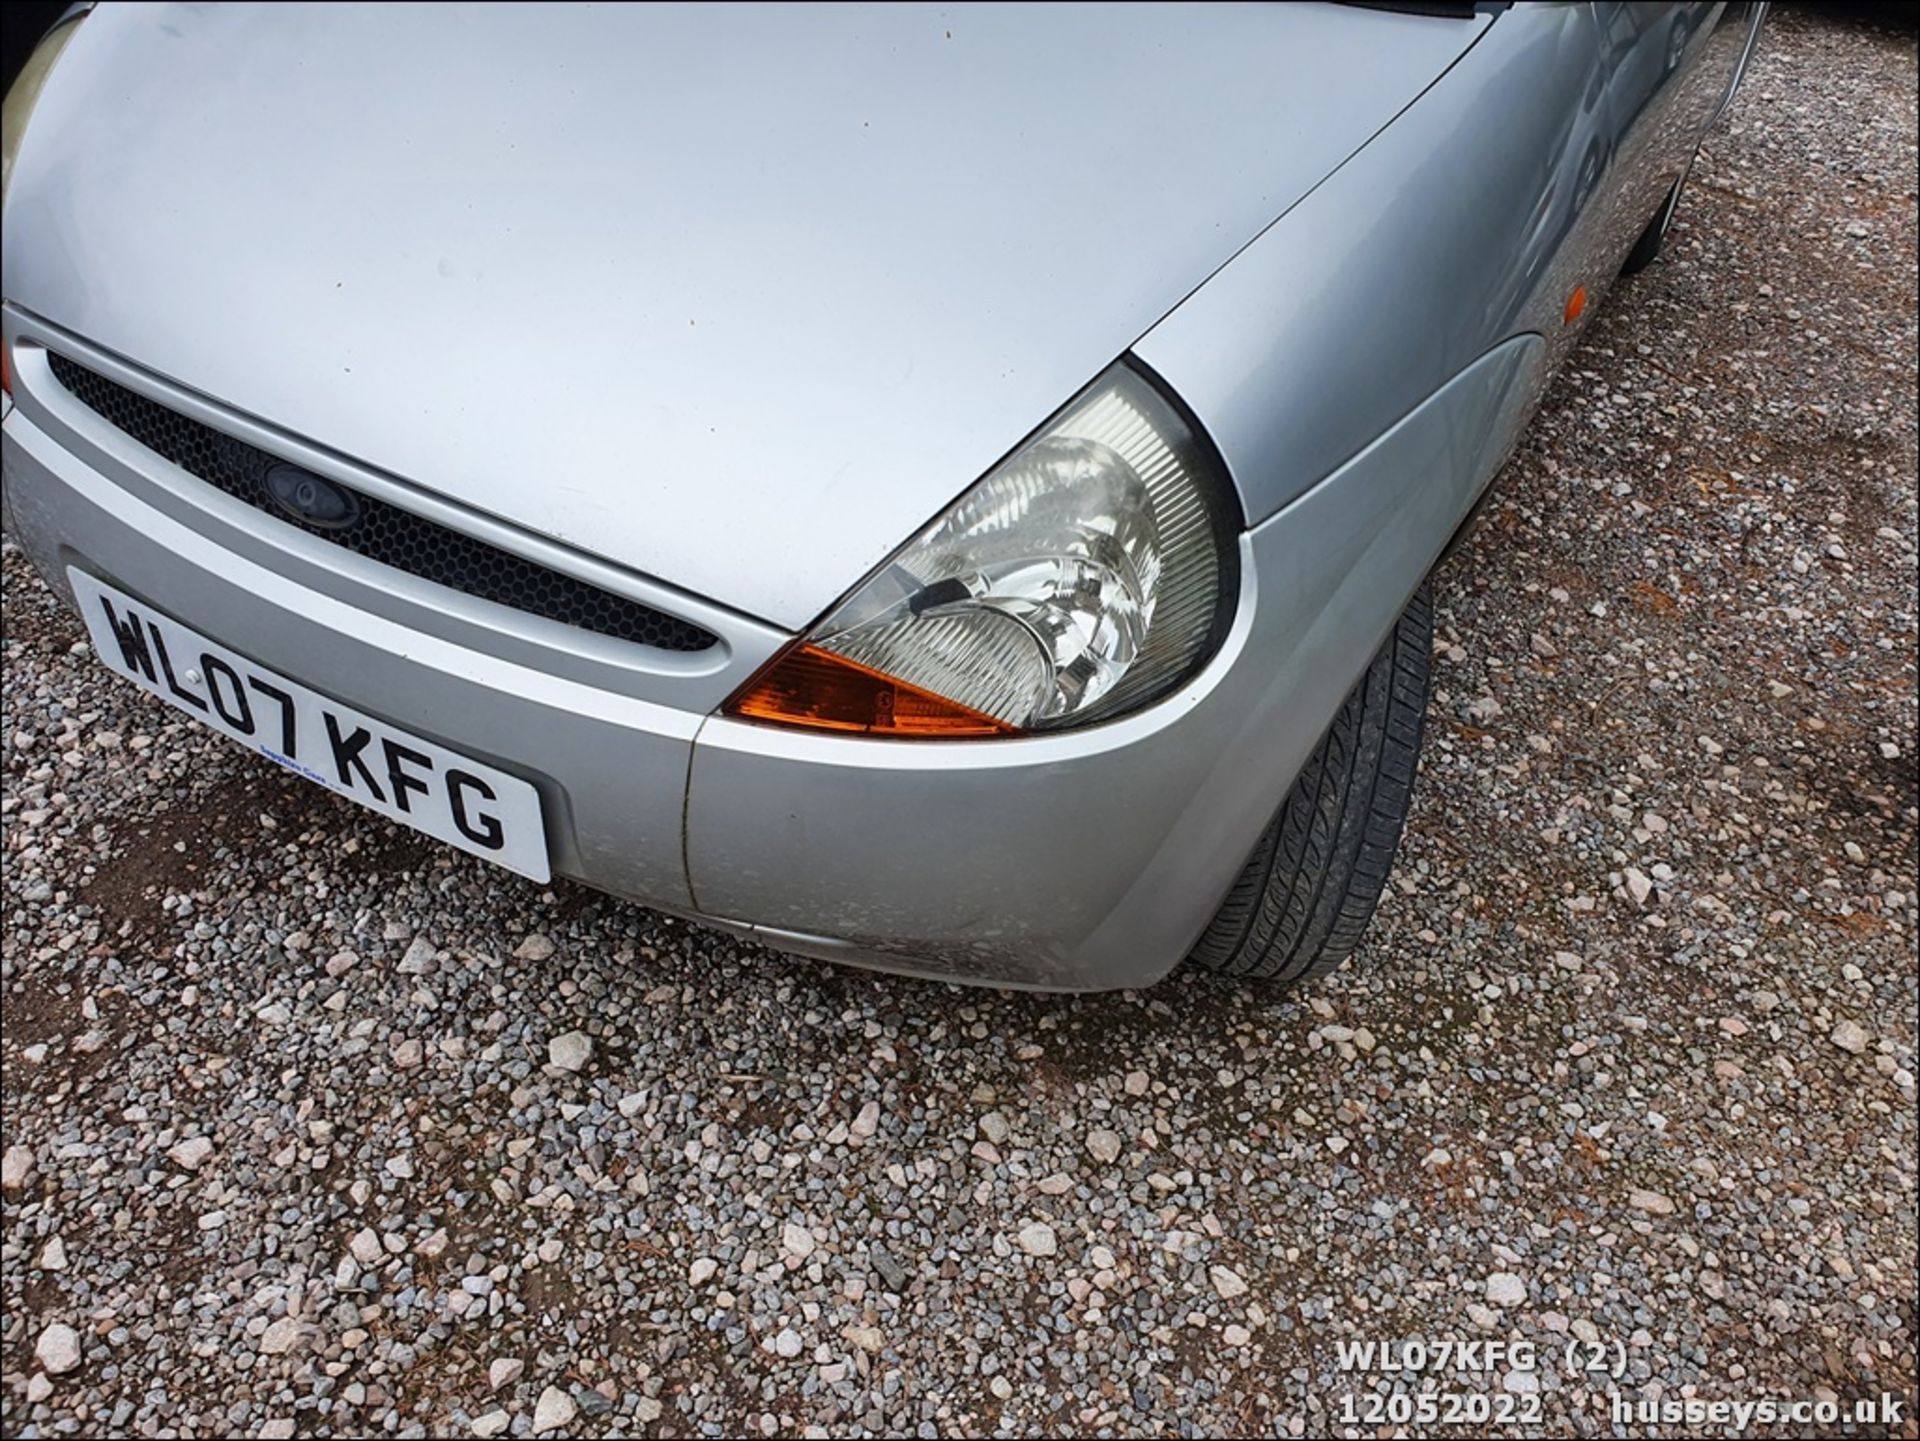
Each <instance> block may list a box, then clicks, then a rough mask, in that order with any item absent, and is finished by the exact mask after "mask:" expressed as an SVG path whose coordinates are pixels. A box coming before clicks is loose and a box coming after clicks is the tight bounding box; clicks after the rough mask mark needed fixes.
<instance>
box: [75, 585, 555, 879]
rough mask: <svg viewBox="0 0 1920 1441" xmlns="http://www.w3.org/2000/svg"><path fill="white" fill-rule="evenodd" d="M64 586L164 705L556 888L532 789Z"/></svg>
mask: <svg viewBox="0 0 1920 1441" xmlns="http://www.w3.org/2000/svg"><path fill="white" fill-rule="evenodd" d="M67 578H68V579H69V580H70V581H72V582H73V593H74V595H75V596H77V597H78V598H79V601H80V611H81V614H83V615H84V616H85V617H86V619H87V632H88V634H90V635H91V636H92V637H93V648H94V650H95V652H97V653H98V655H99V657H100V659H101V660H103V661H105V662H106V663H107V665H108V666H110V667H111V668H112V669H114V670H116V671H118V672H119V673H120V674H121V675H124V676H126V677H127V678H128V679H130V680H132V681H134V682H135V683H137V684H138V685H140V686H141V687H143V688H144V689H146V690H149V691H151V692H153V694H155V695H157V696H159V697H160V699H161V700H163V701H166V702H167V703H168V704H170V705H174V706H178V707H179V708H180V709H181V710H183V711H185V712H186V713H187V714H188V715H190V716H192V717H193V718H194V719H196V720H199V721H204V722H205V723H206V724H207V725H210V726H212V727H213V728H214V729H215V730H217V731H220V732H222V733H223V734H226V735H229V736H232V737H233V738H234V739H235V740H237V741H243V742H245V743H246V744H247V745H250V746H252V747H253V748H254V749H255V750H257V751H259V752H260V754H261V755H263V756H266V757H267V758H268V759H269V760H273V761H278V762H279V763H280V764H281V765H283V766H285V767H286V768H287V769H288V770H292V771H298V772H299V773H300V774H301V775H303V776H305V777H307V779H309V780H314V781H318V782H319V783H320V784H321V785H323V786H325V787H326V788H327V789H328V790H332V791H338V792H339V793H340V794H341V795H343V796H347V797H350V798H351V799H353V800H356V801H358V802H360V804H361V805H363V806H365V807H367V809H369V810H374V811H378V812H379V813H380V814H381V815H383V816H386V817H387V818H388V819H389V820H395V821H399V822H400V823H401V824H403V825H409V826H412V827H413V828H414V829H415V830H419V831H425V832H426V833H427V834H428V835H430V836H434V837H436V838H437V839H439V840H443V841H445V842H447V843H448V844H449V845H454V846H458V847H459V848H460V849H461V850H463V851H471V852H472V853H473V854H474V855H476V856H483V857H485V858H486V859H487V860H490V861H493V862H495V863H496V864H498V865H502V866H505V867H506V868H507V869H508V870H510V871H518V872H519V873H520V874H521V875H523V876H531V877H533V879H534V880H536V881H544V880H546V879H547V878H548V875H549V872H548V869H547V836H546V830H545V828H544V827H543V826H542V825H541V823H540V795H539V792H537V791H536V790H534V788H533V787H532V786H530V785H528V784H527V783H526V782H525V781H523V780H521V779H519V778H518V777H516V776H510V775H507V774H505V773H504V772H502V771H499V770H496V769H495V768H494V767H492V766H488V765H482V764H481V763H480V762H479V761H475V760H469V759H467V757H465V756H463V755H460V754H458V753H457V752H455V751H450V750H448V749H446V748H445V747H444V746H438V745H435V744H434V743H433V742H432V741H430V740H423V739H421V738H420V737H419V736H415V735H409V734H408V733H407V732H406V731H403V730H396V729H395V728H394V727H392V726H390V725H387V724H385V723H384V722H382V721H377V720H375V719H373V717H371V716H366V715H362V714H361V713H360V712H359V711H357V710H354V709H352V708H351V707H348V706H343V705H341V704H340V703H339V702H338V701H332V700H328V699H327V698H326V697H325V696H323V695H319V694H317V693H315V692H314V691H312V690H309V689H308V688H307V687H306V686H303V685H301V684H300V683H299V682H298V681H294V680H289V679H287V678H286V677H285V676H283V675H279V674H277V673H276V672H274V671H270V670H266V669H264V668H263V667H261V666H257V665H255V664H254V663H253V662H252V661H250V660H247V659H246V658H245V657H244V656H238V655H235V654H234V653H233V652H232V651H230V650H228V649H226V648H225V647H224V646H220V645H216V644H214V643H213V642H212V641H210V640H208V639H207V638H206V637H205V636H201V635H197V634H195V633H194V632H193V631H190V630H188V629H187V628H186V627H185V626H184V625H181V624H180V622H178V621H176V620H173V619H171V618H170V617H168V616H165V615H162V614H161V613H160V612H159V611H157V610H155V609H154V608H153V607H152V606H149V605H147V604H145V603H144V602H141V601H137V600H133V599H131V598H129V597H127V596H125V595H122V594H121V593H120V592H119V591H117V590H115V589H113V587H111V586H109V585H104V584H102V583H101V582H100V581H98V580H95V579H94V578H93V577H92V576H90V575H88V574H87V573H86V572H85V571H82V570H75V569H72V568H69V569H68V571H67Z"/></svg>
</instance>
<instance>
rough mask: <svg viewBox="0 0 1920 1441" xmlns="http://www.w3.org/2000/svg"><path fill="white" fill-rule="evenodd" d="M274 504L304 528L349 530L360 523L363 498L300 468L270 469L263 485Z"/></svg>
mask: <svg viewBox="0 0 1920 1441" xmlns="http://www.w3.org/2000/svg"><path fill="white" fill-rule="evenodd" d="M261 483H262V484H263V485H264V486H265V487H266V491H267V495H268V497H269V498H271V499H272V501H273V503H274V504H275V505H277V506H279V507H280V509H282V510H284V511H285V512H286V513H287V514H288V515H290V516H292V517H293V518H294V519H295V520H297V521H299V522H301V524H303V525H311V526H316V527H318V528H319V529H321V530H350V529H352V528H353V527H354V526H355V525H357V524H359V521H360V497H358V496H357V495H355V494H354V493H353V492H352V491H350V490H348V489H346V488H345V487H344V486H338V485H335V484H334V483H333V482H332V481H330V480H323V479H321V477H319V476H317V475H315V474H314V473H313V472H312V471H310V470H302V469H300V467H299V466H297V465H286V464H280V465H275V466H271V467H269V468H268V470H267V473H266V475H265V476H264V477H262V482H261Z"/></svg>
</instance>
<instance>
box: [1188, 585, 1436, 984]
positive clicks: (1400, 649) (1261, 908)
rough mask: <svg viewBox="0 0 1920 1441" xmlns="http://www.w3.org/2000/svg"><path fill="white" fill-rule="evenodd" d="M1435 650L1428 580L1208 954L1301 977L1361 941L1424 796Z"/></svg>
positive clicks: (1339, 719)
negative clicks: (1416, 791) (1419, 777)
mask: <svg viewBox="0 0 1920 1441" xmlns="http://www.w3.org/2000/svg"><path fill="white" fill-rule="evenodd" d="M1432 651H1433V597H1432V593H1431V589H1430V587H1429V585H1428V584H1426V583H1423V584H1422V585H1421V587H1420V589H1419V591H1418V592H1416V593H1415V595H1414V597H1413V599H1412V601H1410V602H1409V603H1408V605H1407V608H1406V611H1405V612H1404V613H1403V614H1402V615H1401V617H1400V620H1399V622H1398V624H1396V625H1395V627H1394V630H1393V634H1392V635H1391V636H1389V637H1388V638H1387V643H1386V644H1385V645H1384V646H1382V647H1381V649H1380V653H1379V654H1378V655H1377V656H1375V657H1374V659H1373V664H1372V665H1371V666H1369V667H1368V668H1367V673H1366V675H1365V676H1363V677H1362V678H1361V681H1360V684H1359V685H1357V686H1355V687H1354V690H1353V694H1352V695H1350V696H1348V697H1347V700H1346V703H1345V704H1344V705H1342V706H1341V708H1340V713H1339V714H1338V715H1337V716H1335V717H1334V720H1333V724H1332V725H1331V726H1329V727H1328V728H1327V733H1326V735H1325V736H1323V737H1322V738H1321V740H1320V744H1319V745H1318V746H1317V747H1315V749H1314V752H1313V754H1312V755H1311V756H1309V757H1308V759H1307V763H1306V765H1305V766H1304V767H1303V768H1302V769H1301V771H1300V775H1299V777H1298V778H1297V779H1296V780H1295V781H1294V783H1293V789H1292V790H1290V791H1288V792H1287V798H1286V799H1285V800H1284V801H1282V802H1281V804H1280V811H1279V814H1278V815H1276V816H1275V817H1274V818H1273V822H1272V824H1270V825H1269V826H1268V827H1267V829H1266V832H1265V833H1264V834H1263V835H1262V836H1261V837H1260V842H1259V844H1258V845H1256V846H1255V847H1254V848H1253V855H1252V856H1250V857H1249V858H1248V860H1247V864H1246V868H1245V869H1244V870H1243V871H1241V873H1240V878H1239V879H1238V880H1237V881H1235V882H1234V883H1233V889H1232V890H1231V891H1229V892H1228V893H1227V898H1226V900H1225V901H1223V902H1222V903H1221V906H1220V911H1219V914H1217V915H1216V916H1215V917H1214V918H1213V923H1212V924H1211V925H1210V926H1208V927H1207V931H1206V934H1205V935H1203V936H1202V937H1201V938H1200V941H1199V944H1197V945H1196V946H1195V947H1194V948H1193V959H1194V960H1195V961H1196V962H1198V963H1199V964H1200V965H1203V966H1206V967H1207V968H1209V969H1210V970H1215V971H1223V972H1225V973H1226V974H1228V975H1233V976H1247V977H1250V978H1253V979H1256V980H1262V981H1269V982H1273V983H1275V984H1278V985H1291V984H1293V983H1294V982H1296V981H1302V980H1306V979H1308V978H1310V977H1313V976H1321V975H1325V974H1326V973H1327V972H1328V971H1331V970H1332V969H1333V968H1334V967H1335V966H1337V965H1339V964H1340V963H1341V962H1342V961H1344V960H1345V959H1346V958H1347V956H1348V955H1349V954H1350V953H1351V952H1352V951H1353V948H1354V947H1355V946H1356V945H1358V944H1359V942H1360V933H1361V932H1362V931H1364V930H1365V929H1366V926H1367V921H1368V919H1369V918H1370V917H1371V916H1372V915H1373V910H1374V907H1375V906H1376V905H1378V904H1379V901H1380V893H1381V891H1382V890H1384V889H1385V888H1386V884H1387V872H1388V871H1389V870H1390V869H1391V868H1392V866H1393V855H1394V852H1395V851H1396V850H1397V849H1398V848H1399V845H1400V831H1401V827H1402V826H1403V825H1404V824H1405V822H1406V819H1407V809H1408V807H1409V805H1410V804H1411V802H1412V799H1413V776H1414V771H1415V768H1416V767H1417V765H1418V763H1419V756H1420V733H1421V728H1422V726H1423V724H1424V722H1425V718H1426V710H1427V683H1428V678H1429V673H1430V670H1431V665H1432Z"/></svg>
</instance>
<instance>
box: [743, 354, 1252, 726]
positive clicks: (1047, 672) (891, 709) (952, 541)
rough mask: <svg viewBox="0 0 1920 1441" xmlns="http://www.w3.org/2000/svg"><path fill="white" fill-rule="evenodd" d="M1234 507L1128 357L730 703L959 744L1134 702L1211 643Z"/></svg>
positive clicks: (1190, 435) (746, 709) (1212, 465)
mask: <svg viewBox="0 0 1920 1441" xmlns="http://www.w3.org/2000/svg"><path fill="white" fill-rule="evenodd" d="M1229 506H1230V500H1229V493H1228V490H1227V485H1226V478H1225V476H1224V475H1222V474H1221V473H1220V466H1219V462H1218V461H1217V460H1216V459H1215V458H1214V457H1213V454H1212V449H1211V447H1210V446H1208V445H1207V444H1206V442H1205V441H1204V440H1203V439H1202V438H1201V437H1200V436H1198V435H1197V434H1195V432H1194V430H1193V427H1192V426H1190V425H1189V424H1188V423H1187V422H1186V421H1185V419H1184V418H1183V417H1182V416H1181V414H1180V412H1179V411H1178V410H1176V409H1175V408H1174V407H1173V406H1172V405H1171V404H1170V403H1169V402H1168V401H1167V400H1166V399H1165V398H1164V397H1163V396H1162V395H1161V394H1160V393H1159V391H1158V390H1156V389H1155V387H1154V386H1153V384H1152V383H1151V382H1150V381H1148V380H1147V379H1146V377H1145V376H1144V375H1142V374H1141V373H1140V372H1139V371H1138V370H1136V369H1135V368H1134V367H1133V366H1132V365H1130V364H1128V363H1127V362H1124V361H1123V362H1121V363H1120V364H1117V365H1115V366H1114V367H1112V368H1111V369H1110V370H1108V371H1107V372H1106V373H1105V374H1104V375H1102V376H1101V377H1100V378H1099V379H1098V380H1097V381H1095V382H1094V384H1093V385H1091V386H1090V387H1088V389H1087V390H1086V391H1085V392H1083V393H1082V394H1081V395H1080V396H1079V398H1077V399H1076V400H1075V401H1074V402H1073V403H1072V404H1070V405H1068V406H1067V408H1066V409H1065V410H1063V411H1062V412H1061V413H1060V414H1059V415H1058V416H1057V417H1056V418H1055V419H1054V420H1053V421H1052V422H1051V423H1050V424H1048V425H1047V426H1045V427H1044V428H1043V429H1042V430H1041V431H1040V432H1039V433H1038V434H1037V435H1035V436H1034V437H1033V438H1032V439H1031V440H1029V441H1027V442H1026V444H1024V445H1022V446H1021V447H1020V449H1018V450H1017V451H1015V452H1014V453H1013V454H1012V455H1010V456H1008V457H1007V459H1006V460H1004V461H1002V462H1001V463H1000V464H999V465H998V466H996V467H995V468H994V469H993V470H992V471H991V472H989V473H988V474H987V476H986V477H985V478H984V479H982V480H981V481H980V482H979V483H978V484H976V485H975V486H974V487H973V488H972V489H971V490H969V491H968V492H967V493H966V494H965V495H963V496H961V498H960V499H959V501H957V502H956V503H955V504H954V505H953V507H952V508H951V509H949V510H948V511H947V512H946V514H944V515H943V516H941V517H940V518H939V519H938V520H936V521H935V522H934V523H933V524H932V525H930V526H929V527H928V528H927V529H926V530H925V531H924V532H922V533H921V534H920V535H919V536H917V537H915V538H914V539H913V540H912V541H910V542H908V543H907V545H906V546H905V547H904V548H903V549H902V550H901V551H900V553H899V554H898V555H896V556H895V557H894V558H893V559H892V560H891V561H890V562H889V563H888V564H887V565H886V566H885V567H883V568H882V569H881V571H880V572H879V573H878V574H877V575H875V576H874V577H873V578H872V579H870V580H869V581H868V582H867V583H866V584H865V585H863V586H862V587H861V588H860V589H859V590H857V591H855V592H854V593H853V595H851V596H850V597H849V598H848V599H847V600H845V601H844V602H842V603H841V604H840V605H839V606H838V607H837V608H836V609H835V610H834V611H832V612H831V613H830V614H829V615H828V616H827V617H826V619H825V620H823V621H821V622H820V623H819V624H818V625H816V626H815V627H814V629H813V630H812V632H811V633H810V634H809V635H807V636H806V637H805V638H804V639H803V640H802V641H801V642H799V643H798V644H796V645H795V646H794V647H792V648H791V649H789V650H788V651H786V652H783V653H782V655H781V656H780V657H778V658H777V659H776V660H775V661H774V662H773V663H772V664H771V665H769V666H768V667H767V669H766V670H764V671H763V672H762V673H761V674H760V675H759V676H757V677H755V678H754V680H752V681H750V682H749V683H748V684H747V686H746V687H744V688H743V689H742V690H741V691H740V693H739V694H737V695H736V696H734V698H733V699H732V700H731V701H729V702H728V704H727V706H726V710H727V712H728V713H729V714H733V715H739V716H744V717H747V718H750V719H755V720H767V721H775V722H779V723H782V724H787V725H798V726H807V727H812V728H817V729H828V730H845V731H861V732H866V733H870V734H885V735H900V736H947V737H951V736H960V735H1007V734H1013V733H1018V732H1026V731H1044V730H1059V729H1064V728H1066V727H1070V726H1077V725H1084V724H1087V723H1089V722H1091V721H1095V720H1100V719H1104V718H1107V717H1110V716H1113V715H1117V714H1119V713H1121V712H1122V711H1125V710H1129V709H1132V708H1133V707H1135V706H1138V705H1141V704H1144V703H1145V702H1146V701H1148V700H1150V699H1152V698H1154V697H1155V696H1158V695H1161V694H1164V693H1165V692H1166V691H1167V690H1169V689H1171V688H1172V687H1173V686H1175V685H1177V684H1179V683H1180V682H1181V681H1182V680H1184V679H1185V678H1186V677H1187V676H1188V675H1190V674H1192V672H1193V671H1194V669H1196V668H1197V666H1198V665H1199V664H1200V663H1201V662H1202V661H1203V660H1204V659H1205V658H1206V656H1207V655H1208V654H1210V653H1211V651H1212V648H1213V645H1214V643H1215V642H1216V641H1217V639H1218V636H1219V633H1220V630H1221V628H1222V627H1223V625H1224V622H1225V619H1226V614H1225V613H1226V610H1227V608H1228V606H1229V605H1230V603H1231V599H1232V594H1233V590H1234V582H1235V580H1236V579H1237V577H1236V576H1235V575H1234V567H1233V556H1234V551H1233V546H1232V543H1231V530H1232V527H1231V525H1230V524H1229V523H1228V521H1227V519H1226V516H1227V512H1228V509H1229Z"/></svg>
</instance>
